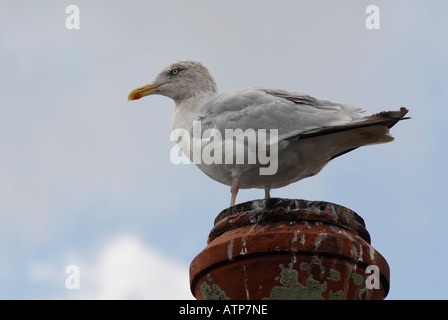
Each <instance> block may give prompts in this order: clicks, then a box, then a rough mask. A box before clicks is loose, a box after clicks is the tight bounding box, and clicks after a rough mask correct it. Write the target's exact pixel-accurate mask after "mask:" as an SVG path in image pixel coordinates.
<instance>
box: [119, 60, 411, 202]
mask: <svg viewBox="0 0 448 320" xmlns="http://www.w3.org/2000/svg"><path fill="white" fill-rule="evenodd" d="M153 94H159V95H162V96H166V97H168V98H171V99H173V100H174V102H175V107H174V112H173V115H172V119H171V125H172V130H173V132H174V131H175V130H182V132H184V133H186V136H182V137H181V138H179V139H178V140H177V141H176V142H177V144H178V145H179V147H180V149H181V150H182V152H183V153H184V154H185V155H186V156H187V157H188V158H189V159H190V161H192V162H193V163H195V164H196V165H197V166H198V167H199V169H200V170H202V171H203V172H204V173H205V174H206V175H208V176H209V177H210V178H212V179H214V180H216V181H218V182H220V183H223V184H225V185H228V186H230V192H231V200H230V206H233V205H235V200H236V196H237V193H238V191H239V189H249V188H259V189H264V191H265V199H268V198H270V190H271V189H274V188H281V187H284V186H287V185H289V184H291V183H294V182H297V181H299V180H302V179H304V178H307V177H311V176H314V175H316V174H317V173H319V172H320V171H321V170H322V168H323V167H324V166H325V165H326V164H327V163H328V162H330V161H331V160H333V159H335V158H336V157H339V156H341V155H343V154H346V153H347V152H350V151H352V150H354V149H356V148H358V147H361V146H366V145H374V144H381V143H387V142H391V141H393V140H394V138H393V137H392V136H390V134H389V129H390V128H391V127H393V126H394V125H395V124H396V123H397V122H398V121H400V120H403V119H408V118H407V117H405V115H406V114H407V113H408V109H406V108H404V107H402V108H400V110H398V111H383V112H380V113H376V114H373V115H369V116H363V115H362V113H363V112H365V110H364V109H362V108H358V107H355V106H353V105H351V104H348V103H338V102H332V101H329V100H325V99H320V98H316V97H312V96H310V95H307V94H303V93H300V92H287V91H284V90H278V89H264V88H258V87H254V88H248V89H242V90H236V91H233V92H229V93H224V94H218V89H217V86H216V83H215V81H214V79H213V77H212V76H211V74H210V72H209V71H208V69H207V68H206V67H205V66H203V65H202V64H201V63H200V62H196V61H189V60H180V61H176V62H174V63H171V64H170V65H168V66H167V67H165V68H164V69H163V70H162V71H161V72H160V73H159V74H158V75H157V76H156V77H155V79H154V81H152V82H151V83H149V84H147V85H143V86H141V87H138V88H136V89H134V90H132V91H131V93H130V94H129V96H128V100H129V101H131V100H138V99H140V98H142V97H144V96H148V95H153ZM195 124H199V125H200V127H199V129H200V130H199V131H198V130H196V133H198V132H200V133H201V132H203V133H204V135H203V136H201V135H200V134H199V136H198V135H197V134H196V136H195ZM196 129H197V128H196ZM232 130H233V131H232ZM238 130H239V131H238ZM250 130H251V131H250ZM206 132H207V134H208V135H206ZM228 132H232V133H235V132H239V133H243V135H242V136H241V134H240V136H238V135H236V134H234V135H233V136H230V138H227V133H228ZM249 133H252V134H253V133H255V134H256V135H255V141H249V140H250V139H249V138H251V137H253V135H250V134H249ZM261 133H263V134H261ZM257 134H258V135H257ZM211 136H213V139H212V138H211ZM198 141H199V155H200V152H201V151H205V148H208V150H209V151H210V150H211V149H213V152H211V153H210V156H212V157H215V156H217V158H219V156H222V161H214V162H213V161H212V162H210V161H205V158H204V159H203V160H204V161H197V160H198V159H197V154H196V155H195V154H194V150H195V148H194V146H193V145H194V144H195V143H197V142H198ZM259 142H263V143H264V145H263V144H261V143H259ZM207 143H209V144H210V145H207ZM232 144H233V145H232ZM196 145H197V144H196ZM229 145H230V146H231V147H229V148H228V146H229ZM238 147H241V148H240V149H238ZM196 150H197V149H196ZM235 150H236V152H233V151H235ZM238 150H239V153H241V152H246V153H247V154H246V155H245V156H244V159H243V161H241V160H242V158H240V159H239V161H238V159H237V158H238V156H239V153H238ZM230 151H232V152H230ZM261 151H264V152H265V154H264V158H261V156H260V157H259V158H257V159H256V160H255V161H254V160H253V159H254V158H252V161H249V159H248V158H249V156H250V155H254V154H255V155H260V154H263V153H262V152H261ZM257 152H258V153H257ZM260 152H261V153H260ZM268 153H269V154H270V156H271V160H272V161H271V163H267V162H266V157H267V154H268ZM195 156H196V158H195ZM217 158H214V159H215V160H220V159H217ZM199 160H201V159H199ZM268 165H269V166H268ZM269 167H272V170H271V171H270V172H268V171H269V170H268V168H269ZM263 169H265V171H264V172H265V173H264V174H263V173H262V170H263ZM266 172H268V173H266Z"/></svg>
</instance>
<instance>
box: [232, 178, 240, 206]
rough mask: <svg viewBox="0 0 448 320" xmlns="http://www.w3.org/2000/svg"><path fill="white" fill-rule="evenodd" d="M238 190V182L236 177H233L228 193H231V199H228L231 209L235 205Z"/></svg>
mask: <svg viewBox="0 0 448 320" xmlns="http://www.w3.org/2000/svg"><path fill="white" fill-rule="evenodd" d="M238 190H240V181H239V180H238V177H234V178H233V181H232V186H231V187H230V192H231V193H232V197H231V198H230V206H231V207H232V206H234V205H235V200H236V195H237V193H238Z"/></svg>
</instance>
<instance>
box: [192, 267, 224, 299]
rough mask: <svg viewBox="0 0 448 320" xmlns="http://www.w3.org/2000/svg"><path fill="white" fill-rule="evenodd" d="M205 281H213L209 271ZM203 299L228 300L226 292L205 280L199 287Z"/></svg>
mask: <svg viewBox="0 0 448 320" xmlns="http://www.w3.org/2000/svg"><path fill="white" fill-rule="evenodd" d="M207 281H209V282H211V281H213V279H212V276H211V275H210V273H208V274H207ZM199 290H200V291H201V295H202V299H203V300H230V298H229V297H227V295H226V293H225V292H224V291H223V290H221V288H220V287H219V286H218V285H217V284H212V286H210V285H208V284H207V283H206V282H205V281H204V282H202V283H201V286H200V287H199Z"/></svg>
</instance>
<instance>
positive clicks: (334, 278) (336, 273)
mask: <svg viewBox="0 0 448 320" xmlns="http://www.w3.org/2000/svg"><path fill="white" fill-rule="evenodd" d="M327 279H328V280H332V281H339V280H341V274H340V273H339V271H337V270H334V269H330V276H329V277H328V278H327Z"/></svg>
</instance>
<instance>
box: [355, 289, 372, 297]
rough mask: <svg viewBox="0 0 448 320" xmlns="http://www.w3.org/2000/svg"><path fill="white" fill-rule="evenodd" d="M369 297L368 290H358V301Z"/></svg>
mask: <svg viewBox="0 0 448 320" xmlns="http://www.w3.org/2000/svg"><path fill="white" fill-rule="evenodd" d="M369 295H370V290H369V289H367V288H362V289H361V290H359V294H358V296H359V299H368V298H369Z"/></svg>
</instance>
